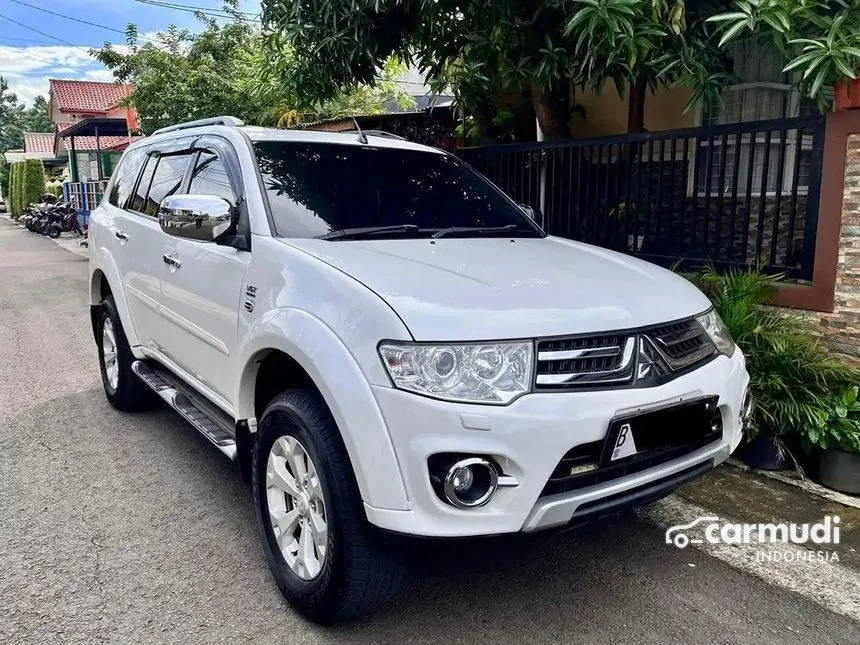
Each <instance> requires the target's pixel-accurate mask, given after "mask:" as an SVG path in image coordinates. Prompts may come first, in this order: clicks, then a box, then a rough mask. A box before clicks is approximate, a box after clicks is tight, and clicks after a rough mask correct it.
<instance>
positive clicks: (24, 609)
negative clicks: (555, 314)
mask: <svg viewBox="0 0 860 645" xmlns="http://www.w3.org/2000/svg"><path fill="white" fill-rule="evenodd" d="M86 278H87V265H86V260H85V259H84V258H81V257H79V256H77V255H73V254H71V253H69V252H68V251H66V250H64V249H62V248H60V247H59V246H58V245H56V244H54V243H53V242H51V241H49V240H47V239H44V238H41V237H38V236H35V235H32V234H30V233H28V232H27V231H25V230H23V229H21V228H19V227H17V226H15V225H13V224H11V223H9V222H8V220H5V219H0V608H2V611H0V642H8V643H29V642H33V643H56V642H76V643H77V642H88V643H90V642H99V641H109V642H120V643H129V642H147V643H149V642H174V643H210V642H237V641H241V642H261V643H263V642H265V643H273V642H277V643H406V642H429V643H483V642H487V643H500V642H501V643H508V642H529V643H542V642H563V643H574V642H582V643H625V642H636V643H652V642H653V643H665V642H709V643H755V644H756V645H760V644H761V643H795V642H796V643H858V642H860V625H858V623H856V622H853V621H851V620H850V619H849V618H846V617H844V616H839V615H837V614H833V613H830V612H828V611H827V610H826V609H823V608H821V607H820V606H819V605H817V604H814V603H813V602H811V601H809V600H808V599H806V598H804V597H802V596H800V595H796V594H794V593H792V592H788V591H785V590H783V589H780V588H777V587H774V586H771V585H769V584H767V583H766V582H764V581H762V580H759V579H757V578H753V577H751V576H749V575H747V574H745V573H742V572H740V571H737V570H735V569H732V568H730V567H729V566H727V565H726V564H724V563H723V562H721V561H720V560H717V559H714V558H711V557H709V556H708V555H706V554H705V553H703V552H700V551H691V550H685V551H679V550H677V549H675V548H673V547H671V546H667V545H665V544H664V543H663V532H662V530H660V529H658V528H656V527H654V526H652V525H650V524H648V523H645V522H643V521H640V520H638V519H636V518H635V517H634V516H632V515H631V516H623V517H619V518H618V519H615V520H612V521H608V522H605V523H602V524H598V525H593V526H591V527H588V528H585V529H580V530H577V531H572V532H567V533H562V534H558V533H557V534H552V535H544V536H539V537H538V538H537V539H530V540H528V541H524V540H520V539H500V540H494V541H491V542H489V543H488V542H481V543H469V542H457V543H455V544H451V545H449V546H447V547H444V548H441V547H440V548H437V549H433V550H431V551H429V552H426V553H422V554H421V557H420V558H419V559H418V562H417V563H416V565H415V567H414V569H413V572H412V573H411V575H410V576H409V579H408V581H407V584H406V585H405V587H404V590H403V593H402V594H401V596H400V598H399V599H398V600H397V601H396V602H394V603H393V604H391V605H390V606H388V607H386V608H385V609H383V610H382V611H380V612H379V613H377V614H375V615H373V616H371V617H369V618H367V619H365V620H362V621H359V622H357V623H354V624H352V625H348V626H344V627H339V628H336V629H324V628H320V627H317V626H315V625H312V624H310V623H308V622H306V621H305V620H303V619H302V618H300V617H298V616H297V615H296V614H295V613H294V612H293V611H291V610H290V608H289V606H287V604H286V603H285V602H284V600H283V599H282V597H281V595H280V593H279V592H278V590H277V588H276V586H275V584H274V583H273V581H272V579H271V577H270V576H269V572H268V570H267V568H266V564H265V562H264V559H263V556H262V553H261V549H260V546H259V544H258V539H257V534H256V527H255V524H254V517H253V510H252V507H251V503H250V495H249V491H248V489H247V487H246V486H245V485H244V484H243V483H242V481H241V479H240V477H239V473H238V470H237V468H236V467H235V466H234V465H233V464H231V463H229V462H228V461H227V460H226V459H225V458H224V457H223V456H222V455H221V453H219V452H218V451H217V450H215V449H214V448H213V447H211V446H210V445H209V444H208V443H207V441H206V440H205V439H203V438H202V437H201V436H199V435H198V434H197V433H196V432H195V431H194V430H193V429H192V428H191V427H190V426H188V425H186V424H185V423H184V422H183V421H181V420H180V419H179V418H178V417H177V416H176V415H175V414H173V413H172V412H171V411H169V410H166V409H163V410H159V411H155V412H151V413H144V414H139V415H125V414H121V413H119V412H116V411H115V410H113V409H112V408H111V407H109V406H108V404H107V402H106V401H105V399H104V396H103V394H102V390H101V383H100V380H99V372H98V367H97V361H96V350H95V345H94V343H93V339H92V335H91V332H90V323H89V318H88V310H87V305H88V302H87V295H86ZM858 593H860V591H858Z"/></svg>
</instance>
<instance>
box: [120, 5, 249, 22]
mask: <svg viewBox="0 0 860 645" xmlns="http://www.w3.org/2000/svg"><path fill="white" fill-rule="evenodd" d="M134 1H135V2H138V3H140V4H148V5H151V6H153V7H161V8H164V9H173V10H174V11H184V12H185V13H194V14H197V13H199V14H203V15H204V16H210V17H212V18H228V19H229V18H233V17H235V15H234V12H229V11H224V10H222V9H213V8H211V7H201V6H199V5H189V4H179V3H175V2H165V1H164V0H134ZM235 14H238V15H240V16H247V19H248V20H251V21H256V22H259V14H257V13H251V12H250V11H236V12H235Z"/></svg>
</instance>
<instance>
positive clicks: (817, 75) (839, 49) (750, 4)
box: [708, 0, 860, 110]
mask: <svg viewBox="0 0 860 645" xmlns="http://www.w3.org/2000/svg"><path fill="white" fill-rule="evenodd" d="M734 4H735V7H734V8H735V10H734V11H730V12H727V13H722V14H718V15H716V16H712V17H711V18H709V19H708V21H709V22H719V23H723V27H722V28H723V35H722V38H721V39H720V46H721V47H722V46H723V45H725V44H726V43H728V42H730V41H732V40H733V39H735V38H737V37H739V36H741V35H743V34H753V35H763V36H765V37H769V38H771V39H772V40H773V41H774V43H775V45H776V46H777V47H778V48H779V49H780V50H781V51H783V52H784V54H785V56H786V59H787V60H788V61H789V62H788V64H787V65H786V66H785V68H784V70H783V71H785V72H793V73H794V74H795V75H796V81H797V84H798V85H800V86H801V87H802V88H803V89H804V91H805V92H806V93H807V94H808V95H809V96H810V97H811V98H813V99H815V100H816V101H817V102H818V104H819V105H820V106H822V107H825V106H827V104H828V103H829V101H830V99H831V91H832V92H833V94H834V95H835V105H836V108H837V109H840V110H847V109H860V79H858V75H860V3H858V2H855V1H852V0H788V1H786V0H756V1H749V0H737V1H736V2H735V3H734Z"/></svg>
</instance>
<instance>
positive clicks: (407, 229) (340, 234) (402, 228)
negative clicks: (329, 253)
mask: <svg viewBox="0 0 860 645" xmlns="http://www.w3.org/2000/svg"><path fill="white" fill-rule="evenodd" d="M417 230H418V227H417V226H416V225H415V224H396V225H394V226H363V227H361V228H342V229H340V230H339V231H332V232H331V233H326V234H325V235H317V236H316V237H317V239H319V240H341V239H345V238H359V237H372V236H374V235H384V234H385V233H414V232H415V231H417Z"/></svg>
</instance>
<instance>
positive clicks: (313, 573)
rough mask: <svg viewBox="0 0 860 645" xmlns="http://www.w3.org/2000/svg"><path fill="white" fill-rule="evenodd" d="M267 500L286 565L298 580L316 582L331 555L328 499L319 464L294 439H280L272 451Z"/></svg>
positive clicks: (267, 466) (267, 476) (270, 516)
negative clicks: (321, 482) (326, 559)
mask: <svg viewBox="0 0 860 645" xmlns="http://www.w3.org/2000/svg"><path fill="white" fill-rule="evenodd" d="M266 499H267V501H268V512H269V519H270V521H271V523H272V529H273V531H274V533H275V540H276V542H277V544H278V548H279V549H280V551H281V555H282V556H283V558H284V560H285V561H286V563H287V566H289V567H290V569H291V570H292V571H293V573H295V574H296V575H297V576H298V577H299V578H302V579H303V580H313V579H314V578H316V577H317V576H318V575H319V574H320V572H321V571H322V569H323V566H324V565H325V558H326V554H327V552H328V522H327V520H326V507H325V498H324V496H323V490H322V485H321V484H320V479H319V475H318V474H317V468H316V465H315V464H314V462H313V460H312V459H311V458H310V455H309V454H308V452H307V450H305V447H304V446H303V445H302V444H301V443H300V442H299V441H298V440H297V439H296V438H295V437H291V436H283V437H279V438H278V439H277V441H275V443H274V445H273V446H272V448H271V450H270V451H269V459H268V461H267V463H266Z"/></svg>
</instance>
